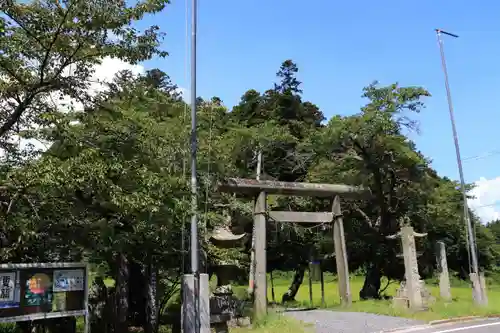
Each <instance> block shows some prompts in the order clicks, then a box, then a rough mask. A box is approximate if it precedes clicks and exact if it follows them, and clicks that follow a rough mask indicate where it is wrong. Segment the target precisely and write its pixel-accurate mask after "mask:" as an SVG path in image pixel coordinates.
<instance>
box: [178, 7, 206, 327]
mask: <svg viewBox="0 0 500 333" xmlns="http://www.w3.org/2000/svg"><path fill="white" fill-rule="evenodd" d="M197 15H198V1H197V0H192V2H191V135H190V143H191V244H190V245H191V274H186V275H184V279H183V286H182V287H183V288H182V291H183V295H182V297H183V299H182V307H183V310H182V326H183V331H184V333H209V332H210V311H209V293H208V290H209V286H208V275H207V274H200V270H199V261H200V260H199V240H198V238H199V237H198V182H197V170H196V162H197V158H196V154H197V150H198V137H197V131H196V127H197V119H196V116H197V115H196V96H197V94H196V74H197V73H196V60H197V58H196V34H197V23H198V17H197Z"/></svg>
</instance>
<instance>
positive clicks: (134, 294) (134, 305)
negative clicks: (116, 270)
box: [128, 260, 146, 327]
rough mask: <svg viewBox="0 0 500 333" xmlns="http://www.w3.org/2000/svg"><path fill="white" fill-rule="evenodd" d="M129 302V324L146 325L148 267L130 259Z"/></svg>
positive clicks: (135, 325)
mask: <svg viewBox="0 0 500 333" xmlns="http://www.w3.org/2000/svg"><path fill="white" fill-rule="evenodd" d="M129 267H130V268H129V269H130V271H129V274H130V275H129V279H128V283H129V284H128V285H129V286H133V288H129V290H128V295H129V298H128V300H129V304H128V320H129V325H130V326H133V327H144V325H145V324H146V312H145V309H146V302H145V301H146V299H145V298H144V295H145V290H146V278H145V276H146V271H145V270H146V269H145V264H144V263H142V262H141V263H139V262H136V261H135V260H130V264H129Z"/></svg>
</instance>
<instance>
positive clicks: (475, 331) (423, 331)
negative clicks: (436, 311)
mask: <svg viewBox="0 0 500 333" xmlns="http://www.w3.org/2000/svg"><path fill="white" fill-rule="evenodd" d="M496 332H500V319H498V318H495V319H484V320H474V321H469V322H465V323H456V324H443V325H437V326H431V327H422V326H421V327H418V326H417V327H413V328H408V329H404V330H399V331H396V332H393V333H496Z"/></svg>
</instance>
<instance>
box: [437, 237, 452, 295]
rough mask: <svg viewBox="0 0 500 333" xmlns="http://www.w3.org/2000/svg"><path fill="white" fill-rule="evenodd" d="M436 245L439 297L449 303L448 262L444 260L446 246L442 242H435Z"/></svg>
mask: <svg viewBox="0 0 500 333" xmlns="http://www.w3.org/2000/svg"><path fill="white" fill-rule="evenodd" d="M437 245H438V247H437V264H438V271H439V295H440V296H441V298H442V299H443V300H445V301H451V289H450V275H449V272H448V261H447V260H446V246H445V244H444V243H443V242H437Z"/></svg>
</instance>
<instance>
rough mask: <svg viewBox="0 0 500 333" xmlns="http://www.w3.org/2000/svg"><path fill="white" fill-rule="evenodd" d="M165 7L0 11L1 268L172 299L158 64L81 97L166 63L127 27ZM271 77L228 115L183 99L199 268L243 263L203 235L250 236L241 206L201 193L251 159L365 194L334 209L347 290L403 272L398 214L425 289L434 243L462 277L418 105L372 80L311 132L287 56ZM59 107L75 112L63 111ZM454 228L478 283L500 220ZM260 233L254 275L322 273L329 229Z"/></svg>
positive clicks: (167, 135) (180, 134)
mask: <svg viewBox="0 0 500 333" xmlns="http://www.w3.org/2000/svg"><path fill="white" fill-rule="evenodd" d="M167 3H168V1H167V0H163V1H162V0H145V1H142V2H137V3H135V4H133V5H130V4H127V3H125V1H108V0H105V1H99V2H98V3H93V2H92V3H90V2H85V1H76V0H75V1H49V0H46V1H33V2H29V3H24V2H23V3H21V2H13V1H10V2H9V1H7V2H4V4H3V5H1V6H0V9H1V10H2V13H3V14H4V15H3V16H2V18H1V22H0V23H1V24H0V25H1V26H2V29H3V33H2V31H0V45H1V46H2V50H3V52H2V54H1V55H0V100H1V101H2V105H3V106H4V107H3V109H2V111H1V112H0V148H1V149H2V150H3V151H5V157H4V158H2V160H1V163H0V231H1V233H0V245H1V247H0V255H1V256H2V258H3V260H4V261H6V262H14V261H15V262H33V261H79V260H86V261H89V262H90V263H92V264H93V265H95V267H98V269H97V268H96V271H98V273H99V275H104V277H108V276H109V277H110V279H109V281H112V282H113V283H111V284H108V288H109V290H110V291H113V290H115V289H114V288H115V287H116V290H117V292H121V293H122V294H121V295H120V297H129V298H131V299H133V302H131V303H130V304H131V306H138V305H136V304H139V303H140V302H144V300H143V298H144V295H143V294H141V293H142V292H143V291H142V290H141V291H137V289H136V290H135V292H137V295H135V296H130V295H128V294H127V290H126V285H127V283H129V284H132V285H134V283H139V284H140V285H142V284H146V283H148V282H146V281H147V278H148V277H151V276H152V275H153V274H152V272H157V273H158V281H159V283H158V286H159V290H160V293H161V296H163V297H160V307H161V309H165V308H167V305H168V304H170V303H169V302H170V301H171V300H170V298H172V297H174V296H176V295H178V287H179V278H180V275H181V274H183V273H184V271H186V270H187V269H188V267H187V265H186V257H187V254H188V252H187V251H186V249H187V248H188V237H187V233H188V230H187V228H186V224H187V222H188V219H189V216H190V215H191V214H192V212H191V210H190V203H191V197H190V196H191V193H190V192H191V189H190V187H189V180H190V179H189V168H190V165H189V157H190V155H189V148H190V147H189V136H190V119H189V116H188V114H189V112H188V111H189V110H188V105H186V103H185V102H184V101H183V100H182V99H181V96H180V95H179V93H178V89H177V86H176V85H175V84H174V83H173V82H172V81H171V80H170V78H169V77H168V75H167V74H166V73H164V72H162V71H161V70H159V69H151V70H148V71H147V72H146V73H144V75H137V76H136V75H133V74H132V73H131V72H129V71H123V72H121V73H118V74H117V76H116V77H115V79H114V81H113V82H111V83H110V84H108V85H107V88H108V89H107V90H106V91H101V92H99V93H96V92H91V91H90V90H89V88H90V85H91V84H92V83H94V82H92V76H93V71H94V69H95V65H96V64H100V63H101V62H102V61H103V59H104V58H106V57H111V58H119V59H122V60H124V61H127V62H129V63H132V64H137V63H141V62H143V61H145V60H149V59H151V58H153V57H163V56H165V55H166V53H165V52H164V51H163V50H161V49H160V46H159V45H160V42H161V39H162V36H163V34H162V33H161V32H160V31H159V29H158V27H156V26H152V27H148V28H146V29H145V30H143V31H139V30H138V29H137V28H136V26H137V24H136V23H137V21H139V20H141V18H143V17H144V16H145V15H148V14H154V13H158V12H159V11H161V10H162V9H163V8H164V6H165V5H167ZM26 45H29V46H30V47H26ZM276 74H277V82H276V83H274V85H273V86H272V88H271V89H268V90H266V91H264V92H259V91H256V90H253V89H251V90H248V91H247V92H245V93H244V94H243V95H242V97H241V100H240V102H239V104H238V105H236V106H235V107H233V108H232V109H231V110H229V109H227V108H226V107H225V106H224V105H223V103H222V101H221V100H220V99H219V98H218V97H213V98H211V99H209V100H203V99H201V98H198V100H197V107H198V109H197V111H198V112H197V117H198V128H197V136H198V142H197V147H198V155H197V170H198V175H197V176H198V186H199V188H198V189H199V191H198V198H197V203H198V213H199V227H200V245H201V248H202V249H203V253H202V254H204V256H202V257H206V260H205V261H204V262H203V263H202V264H203V265H202V266H206V268H207V270H208V271H211V269H212V268H213V266H214V265H217V264H219V263H220V262H221V261H226V262H227V261H231V262H235V263H237V266H238V267H239V268H241V270H242V271H243V272H244V271H245V270H247V269H248V267H249V260H248V259H249V256H248V252H249V251H242V249H239V248H238V249H230V250H227V249H220V248H217V247H215V246H214V245H213V244H211V243H210V242H209V237H210V233H211V231H212V230H213V228H215V227H217V226H221V225H223V226H225V227H228V228H231V229H232V230H233V231H234V232H235V233H241V232H248V233H251V230H252V223H251V221H252V206H253V203H252V200H253V198H242V197H238V196H233V195H227V194H223V193H218V192H217V190H216V185H217V183H218V181H220V180H221V179H222V178H226V177H247V178H254V177H255V175H256V167H257V156H258V155H259V153H261V154H262V159H263V164H262V173H261V179H275V180H282V181H310V182H321V183H344V184H349V185H362V186H364V187H365V188H367V189H368V190H369V191H370V193H371V195H370V196H368V197H366V198H360V199H356V200H352V201H349V202H347V201H343V202H342V210H343V218H344V220H345V232H346V238H347V248H348V251H349V253H348V256H349V266H350V269H351V271H360V272H363V273H364V274H366V275H367V279H366V280H365V282H364V284H363V287H362V289H366V290H368V289H369V288H368V287H369V286H370V285H371V286H373V287H375V294H377V295H378V292H379V291H380V290H379V289H380V288H379V287H378V286H377V282H380V279H381V276H385V277H386V278H388V279H401V278H402V277H403V269H402V261H401V260H399V259H398V256H397V254H398V252H399V251H400V250H399V246H398V244H397V242H395V241H390V240H387V239H386V236H388V235H391V234H394V233H396V232H397V231H398V230H399V227H400V224H401V222H402V221H406V220H409V221H410V222H411V224H412V226H413V227H414V228H415V229H416V230H417V231H419V232H427V233H428V236H427V237H426V238H425V239H423V240H422V241H419V244H418V248H419V252H422V256H421V257H420V264H421V267H420V268H421V270H420V271H421V273H422V275H423V276H424V277H432V276H433V271H434V267H435V243H436V242H437V241H438V240H441V241H444V242H445V244H446V245H447V251H448V263H449V267H450V268H451V269H452V270H453V271H455V272H457V275H458V276H459V277H461V278H466V277H467V273H468V269H469V268H468V266H469V254H468V249H467V238H466V233H465V229H464V223H463V209H462V198H461V194H460V191H459V188H458V183H457V182H455V181H453V180H450V179H447V178H443V177H440V176H439V175H437V173H436V172H435V171H434V170H433V169H432V167H431V165H430V160H429V159H428V158H427V157H425V156H424V155H423V154H422V153H421V152H419V151H418V150H417V149H416V147H415V144H414V143H413V142H412V141H411V140H409V138H408V137H407V133H408V132H409V131H418V121H417V120H416V116H417V114H418V113H419V112H421V111H422V110H423V109H424V107H425V103H424V102H425V100H426V98H429V97H430V93H429V92H428V91H426V90H425V89H423V88H421V87H402V86H400V85H398V84H391V85H388V86H381V85H379V84H378V83H377V82H374V83H373V84H370V85H368V86H367V87H366V88H364V89H363V92H362V97H363V98H365V100H366V105H364V106H363V107H362V108H361V109H360V110H358V111H356V110H353V111H354V112H353V113H351V114H350V115H349V116H334V117H332V118H331V119H329V121H328V122H327V123H324V120H325V117H324V115H323V113H322V111H321V110H320V109H319V108H318V107H317V106H316V105H315V104H313V103H312V102H309V101H305V100H304V99H303V96H302V90H301V82H300V80H299V78H298V74H299V70H298V66H297V64H295V63H294V62H293V61H292V60H286V61H284V62H283V63H282V65H281V67H280V68H279V70H278V72H277V73H276ZM68 97H71V98H72V99H73V100H76V101H78V102H79V103H81V107H77V106H76V105H73V104H71V103H67V104H64V103H63V102H64V101H65V100H67V99H68ZM54 99H60V101H59V102H58V103H54ZM16 135H18V136H22V137H24V138H30V137H36V138H38V139H40V140H43V141H44V142H47V143H48V145H49V148H48V149H47V150H46V151H40V152H33V151H29V150H28V151H24V150H19V149H18V146H17V145H14V144H13V140H14V139H15V137H16ZM467 189H468V190H470V189H471V186H470V185H469V186H468V187H467ZM268 205H269V206H272V208H273V209H277V210H304V211H330V210H331V200H329V199H326V200H325V199H314V198H285V197H277V196H276V197H275V196H270V197H269V202H268ZM471 216H472V219H473V223H474V226H475V233H476V235H477V244H478V249H479V261H480V265H481V266H482V267H483V268H484V269H486V270H489V271H490V275H489V277H488V278H489V279H490V280H493V279H494V278H495V276H496V275H497V274H496V271H494V269H493V267H494V266H496V265H498V264H499V263H500V259H499V258H500V245H499V242H500V227H499V226H500V222H499V221H494V222H492V223H490V224H488V225H487V226H483V225H481V224H480V223H479V221H478V219H477V217H475V216H474V214H472V215H471ZM249 239H250V238H249ZM267 239H268V241H269V242H268V264H269V265H268V267H269V268H270V270H274V269H280V270H285V271H291V270H294V269H297V267H299V266H301V265H304V264H305V263H307V262H308V261H309V260H311V259H323V266H324V267H323V268H324V269H325V270H328V271H332V272H335V267H334V265H333V263H334V260H333V258H332V255H333V252H334V246H333V241H332V229H331V226H328V225H313V226H311V225H308V226H305V225H301V224H295V225H291V224H277V223H274V222H272V221H270V222H269V223H268V228H267ZM249 246H250V244H249V242H247V243H246V244H245V249H243V250H249ZM127 265H128V267H129V268H130V271H131V273H130V274H129V276H128V277H127V276H124V275H123V274H124V273H123V271H124V266H127ZM125 270H126V269H125ZM146 272H147V273H146ZM370 272H372V273H373V272H375V273H376V274H375V275H373V274H370ZM244 273H245V274H242V275H245V276H246V272H244ZM148 274H149V275H148ZM369 276H375V279H374V280H378V281H374V280H373V279H372V280H370V278H368V277H369ZM134 279H137V280H134ZM137 281H139V282H137ZM148 285H149V286H151V285H152V283H148ZM367 286H368V287H367ZM359 287H361V286H359ZM139 289H140V288H139ZM372 289H373V288H372ZM365 294H366V293H365ZM375 294H372V295H371V296H372V297H375V296H377V295H375ZM141 306H142V305H141ZM116 310H120V309H118V308H116ZM134 311H135V312H140V311H139V310H137V309H133V311H132V310H131V312H134ZM141 311H142V310H141ZM137 316H139V315H137ZM122 320H127V318H126V316H125V319H123V318H122ZM128 320H132V319H130V318H129V319H128ZM134 320H136V319H134ZM137 321H139V319H137Z"/></svg>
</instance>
